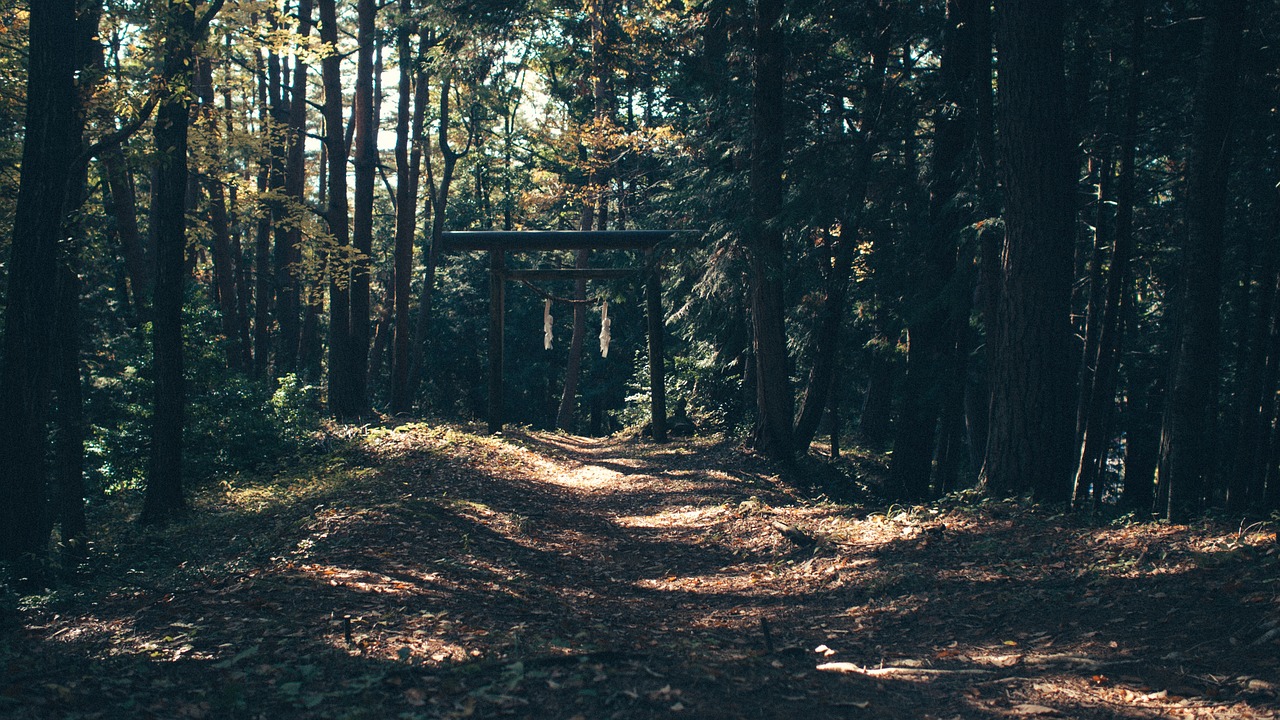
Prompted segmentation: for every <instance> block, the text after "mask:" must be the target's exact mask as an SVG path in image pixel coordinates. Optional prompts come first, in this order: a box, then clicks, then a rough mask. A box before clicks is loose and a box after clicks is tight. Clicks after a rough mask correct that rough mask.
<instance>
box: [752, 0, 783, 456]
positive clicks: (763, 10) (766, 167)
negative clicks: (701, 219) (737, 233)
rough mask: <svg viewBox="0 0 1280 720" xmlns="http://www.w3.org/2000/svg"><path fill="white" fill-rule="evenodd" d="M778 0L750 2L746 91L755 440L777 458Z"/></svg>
mask: <svg viewBox="0 0 1280 720" xmlns="http://www.w3.org/2000/svg"><path fill="white" fill-rule="evenodd" d="M784 5H785V3H784V2H783V0H759V2H757V3H756V9H755V75H754V79H753V83H752V99H751V171H750V195H751V220H750V230H749V231H748V233H747V256H748V262H749V266H750V276H749V283H750V287H751V322H752V337H753V344H754V348H755V359H756V407H757V409H758V412H759V417H758V418H757V421H756V422H757V425H756V431H755V445H756V447H757V448H758V449H759V450H760V451H761V452H763V453H764V454H765V455H766V456H768V457H770V458H772V459H774V460H789V459H791V457H792V453H793V451H794V450H795V443H794V440H793V430H794V428H793V426H792V420H793V418H794V417H795V415H794V413H795V407H794V406H795V401H794V398H793V396H792V389H791V371H790V367H789V362H790V358H789V357H788V354H787V333H786V327H785V322H786V300H785V297H784V294H783V286H784V278H785V275H786V272H787V268H786V253H785V250H784V247H783V237H782V229H781V227H779V226H778V222H779V217H778V216H779V215H780V214H781V211H782V199H783V177H782V174H783V166H784V159H783V154H784V152H783V138H784V136H785V134H786V114H785V110H784V103H785V101H786V97H785V86H784V80H783V77H784V64H785V62H786V60H785V54H786V48H785V46H784V42H783V34H782V28H781V25H780V23H781V20H782V11H783V6H784Z"/></svg>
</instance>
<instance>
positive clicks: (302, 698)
mask: <svg viewBox="0 0 1280 720" xmlns="http://www.w3.org/2000/svg"><path fill="white" fill-rule="evenodd" d="M806 462H807V463H811V464H806V465H804V466H802V467H804V468H807V471H806V470H801V472H802V473H805V472H807V473H808V474H821V473H822V472H824V469H823V468H824V467H825V466H824V465H823V464H822V463H821V462H820V461H817V460H811V461H806ZM775 472H776V471H775V469H773V468H771V467H770V466H768V465H766V464H764V463H763V462H761V461H760V460H758V459H757V458H755V457H754V456H752V455H750V454H748V453H745V452H744V451H742V450H741V449H740V448H738V447H735V446H734V445H732V444H729V443H725V442H719V441H715V440H711V439H692V440H689V441H687V442H684V443H670V444H667V445H662V446H655V445H653V444H650V443H647V442H643V441H637V440H634V439H633V440H627V439H617V438H609V439H587V438H579V437H572V436H565V435H558V434H551V433H541V432H528V431H518V432H513V433H511V434H508V435H506V436H501V437H485V436H481V435H476V434H472V433H468V432H464V431H461V430H458V429H450V428H438V427H427V426H424V425H416V424H410V425H402V426H399V427H392V428H379V429H375V430H373V431H372V432H368V433H366V434H364V435H363V436H362V437H357V438H355V439H353V440H351V441H350V443H349V446H348V447H347V448H346V449H344V450H342V451H340V452H339V453H337V454H336V455H334V456H331V457H328V458H325V459H322V460H320V461H318V462H317V463H313V464H307V465H304V466H300V467H299V468H297V469H295V470H294V471H292V472H290V473H285V474H282V475H279V476H277V477H275V478H271V479H260V480H254V479H238V478H237V479H231V480H228V481H227V482H225V483H224V484H223V486H222V487H220V488H211V489H208V490H207V491H205V492H203V493H202V494H201V495H200V496H199V498H198V502H197V508H198V509H197V513H196V515H195V517H194V518H193V519H192V520H191V521H190V522H188V523H186V524H183V525H181V526H174V527H171V528H168V529H165V530H159V531H157V530H146V529H139V528H137V527H136V526H132V525H130V526H120V527H116V528H115V529H114V530H113V533H112V534H111V535H109V536H107V537H103V538H102V539H101V541H100V547H99V552H100V553H103V555H104V559H105V560H106V565H107V566H108V567H107V568H106V569H103V570H100V571H99V572H98V573H97V574H96V575H95V577H94V578H93V579H90V580H87V581H85V582H83V583H82V584H81V585H79V586H73V587H68V588H66V589H65V590H63V591H60V592H59V593H56V594H55V595H53V596H51V597H48V598H44V599H42V600H39V601H38V602H31V603H29V604H28V606H26V607H25V608H24V609H22V610H21V612H20V615H19V616H18V618H17V619H16V620H17V621H16V622H6V624H5V626H4V628H3V631H4V633H3V635H0V638H3V640H4V644H3V645H0V650H3V652H4V654H3V655H0V660H2V661H3V662H4V663H5V667H6V670H7V677H6V682H5V683H4V686H3V687H0V716H5V717H8V716H12V717H33V718H45V717H49V718H53V717H57V718H81V717H83V718H89V717H106V718H115V717H121V718H123V717H156V718H161V717H164V718H169V717H197V718H198V717H207V718H224V717H225V718H259V717H323V718H330V717H332V718H363V717H367V718H384V717H404V718H416V717H422V718H436V717H524V718H612V717H617V718H657V717H664V718H666V717H700V718H701V717H706V718H789V717H805V718H827V717H831V718H860V717H868V718H872V717H874V718H927V717H932V718H956V717H960V718H1004V717H1027V716H1038V717H1071V718H1116V717H1129V718H1157V717H1161V718H1163V717H1222V718H1228V717H1230V718H1237V717H1240V718H1247V717H1272V718H1274V717H1277V709H1278V707H1280V706H1278V705H1277V685H1278V684H1280V657H1278V656H1280V653H1277V649H1278V648H1280V630H1277V628H1280V585H1278V584H1277V568H1278V566H1280V556H1278V555H1277V548H1276V539H1275V532H1274V526H1270V525H1265V524H1264V525H1257V526H1252V527H1247V528H1246V527H1240V528H1231V527H1229V526H1219V525H1213V524H1202V525H1199V526H1193V527H1187V526H1157V525H1115V526H1108V527H1100V528H1099V527H1083V526H1080V525H1078V524H1073V522H1072V519H1071V518H1062V517H1056V516H1052V515H1049V514H1048V513H1046V512H1044V511H1041V510H1037V509H1035V508H1030V507H1026V506H1023V505H1019V504H1017V503H984V504H981V505H974V504H970V505H962V504H959V503H953V504H950V505H948V504H945V503H944V504H938V505H935V506H931V507H924V508H889V509H888V510H884V509H880V510H875V509H868V508H864V507H859V506H852V505H846V504H838V503H834V502H829V501H815V500H809V499H805V498H804V497H802V496H801V495H800V494H798V493H797V492H796V491H795V490H793V489H792V488H791V487H790V486H789V485H787V484H785V483H783V482H782V481H781V480H780V479H779V478H778V477H777V476H776V474H775Z"/></svg>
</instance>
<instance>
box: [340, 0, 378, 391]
mask: <svg viewBox="0 0 1280 720" xmlns="http://www.w3.org/2000/svg"><path fill="white" fill-rule="evenodd" d="M356 8H357V20H358V33H357V38H358V42H359V46H360V50H359V53H358V54H357V56H356V88H355V99H354V103H355V126H356V132H355V158H354V163H353V167H354V170H355V173H354V174H355V186H356V187H355V207H354V209H353V210H354V212H353V213H352V220H353V228H352V229H353V232H352V244H353V245H354V246H355V249H356V256H355V262H354V264H353V265H352V267H351V319H350V328H351V338H350V346H349V348H350V350H349V353H350V356H349V358H348V363H349V367H348V372H349V373H350V385H351V405H350V407H349V408H348V410H347V412H348V414H350V415H361V414H364V413H365V412H366V411H367V410H368V408H369V273H370V266H371V262H372V260H371V258H372V255H373V186H374V181H375V172H376V170H377V165H378V128H377V123H376V120H375V117H376V116H377V112H376V108H375V107H374V92H373V65H374V62H373V51H374V45H375V44H376V43H377V42H378V40H377V38H376V37H375V27H374V22H375V19H376V16H377V6H376V5H375V4H374V0H359V2H358V4H357V5H356Z"/></svg>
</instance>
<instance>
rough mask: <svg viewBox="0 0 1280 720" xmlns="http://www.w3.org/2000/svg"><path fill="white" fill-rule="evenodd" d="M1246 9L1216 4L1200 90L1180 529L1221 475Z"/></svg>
mask: <svg viewBox="0 0 1280 720" xmlns="http://www.w3.org/2000/svg"><path fill="white" fill-rule="evenodd" d="M1244 6H1245V2H1244V0H1222V2H1219V3H1215V4H1213V5H1212V8H1213V10H1212V11H1211V12H1210V14H1209V20H1208V23H1207V26H1206V27H1205V43H1204V51H1203V56H1202V60H1201V70H1200V77H1199V81H1198V83H1197V87H1196V98H1195V109H1194V111H1193V112H1194V115H1193V119H1192V130H1191V160H1190V163H1189V167H1188V178H1187V192H1188V194H1189V198H1188V203H1187V240H1186V243H1187V246H1186V248H1185V251H1184V253H1183V280H1182V331H1181V340H1180V341H1179V343H1178V347H1177V349H1176V351H1175V353H1174V355H1173V357H1172V358H1171V360H1172V366H1173V382H1172V384H1171V385H1170V387H1169V394H1168V396H1167V398H1166V402H1167V403H1168V405H1167V409H1166V412H1165V421H1164V424H1163V425H1162V427H1161V441H1160V446H1161V457H1160V465H1159V469H1158V470H1157V475H1158V478H1159V483H1160V484H1161V485H1162V486H1163V488H1164V489H1165V490H1167V491H1168V496H1167V504H1166V506H1165V508H1164V514H1165V516H1166V517H1167V518H1168V519H1170V520H1173V521H1175V522H1182V521H1184V520H1186V519H1187V518H1188V517H1189V516H1190V515H1192V514H1193V513H1195V512H1197V511H1198V510H1200V508H1201V507H1202V504H1203V501H1204V496H1205V493H1206V492H1207V491H1208V490H1209V484H1210V482H1211V481H1212V480H1213V478H1214V475H1215V472H1214V467H1215V462H1216V452H1215V444H1216V436H1217V433H1216V428H1217V392H1218V383H1219V380H1218V335H1219V325H1220V318H1219V312H1220V310H1219V302H1220V299H1221V294H1222V288H1221V279H1222V278H1221V275H1222V244H1223V224H1224V222H1225V217H1226V209H1227V208H1226V205H1227V174H1228V168H1229V165H1230V158H1231V127H1232V123H1233V121H1234V119H1235V117H1234V116H1235V112H1234V104H1235V94H1236V93H1235V86H1236V80H1237V77H1238V75H1239V62H1238V60H1237V59H1238V55H1239V52H1240V43H1241V33H1242V29H1243V25H1244Z"/></svg>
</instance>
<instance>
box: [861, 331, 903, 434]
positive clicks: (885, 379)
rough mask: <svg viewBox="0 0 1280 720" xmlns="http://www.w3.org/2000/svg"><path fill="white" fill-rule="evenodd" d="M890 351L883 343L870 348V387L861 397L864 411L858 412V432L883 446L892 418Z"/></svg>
mask: <svg viewBox="0 0 1280 720" xmlns="http://www.w3.org/2000/svg"><path fill="white" fill-rule="evenodd" d="M884 342H885V344H887V343H888V340H887V339H884ZM877 345H878V344H877ZM888 354H889V351H888V350H885V349H883V348H881V347H873V348H871V349H870V350H869V352H868V355H869V356H870V357H869V358H868V361H867V362H868V364H869V365H870V368H869V370H868V372H867V391H866V393H865V394H864V396H863V398H862V412H861V414H860V415H859V416H858V434H859V435H860V436H861V437H862V441H863V442H865V443H866V444H867V445H869V446H871V447H873V448H883V447H884V446H885V443H887V442H888V440H889V432H890V430H891V426H890V421H891V419H892V418H893V386H894V384H895V382H894V381H895V378H894V373H895V368H894V366H893V365H894V363H893V359H892V358H890V357H888Z"/></svg>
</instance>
